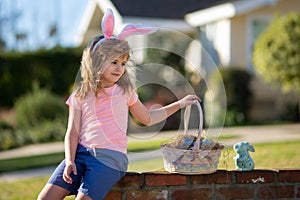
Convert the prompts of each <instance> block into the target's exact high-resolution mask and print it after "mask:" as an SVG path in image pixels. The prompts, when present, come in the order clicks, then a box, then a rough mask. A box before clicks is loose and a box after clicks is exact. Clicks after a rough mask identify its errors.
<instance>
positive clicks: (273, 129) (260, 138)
mask: <svg viewBox="0 0 300 200" xmlns="http://www.w3.org/2000/svg"><path fill="white" fill-rule="evenodd" d="M206 133H207V135H215V136H218V135H220V134H222V135H226V136H227V135H233V136H236V137H234V138H233V139H226V140H220V142H222V143H223V144H224V145H227V146H232V145H233V144H235V143H237V142H241V141H248V142H250V143H251V144H257V143H266V142H275V141H291V140H300V123H297V124H284V125H266V126H242V127H230V128H223V129H209V130H208V131H207V132H206ZM176 134H177V131H166V132H160V133H157V134H155V133H141V134H129V137H128V139H129V141H137V140H149V139H162V138H163V139H169V138H172V137H174V136H175V135H176ZM63 151H64V145H63V142H56V143H49V144H37V145H29V146H26V147H21V148H18V149H13V150H8V151H4V152H0V159H6V158H16V157H23V156H32V155H38V154H48V153H55V152H63ZM161 156H162V153H161V151H160V150H159V149H157V150H153V151H150V152H148V153H147V152H141V153H132V152H128V158H129V161H130V162H133V161H137V160H147V159H152V158H158V157H161ZM53 169H54V168H53V167H48V168H42V169H34V170H26V171H19V172H9V173H4V174H0V181H9V180H10V181H11V180H17V179H20V178H29V177H34V176H40V175H48V174H50V173H51V172H52V171H53Z"/></svg>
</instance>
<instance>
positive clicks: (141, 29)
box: [117, 25, 157, 40]
mask: <svg viewBox="0 0 300 200" xmlns="http://www.w3.org/2000/svg"><path fill="white" fill-rule="evenodd" d="M155 31H157V28H153V27H146V26H142V25H127V26H125V27H124V28H123V30H122V31H121V33H120V34H119V35H118V36H117V39H119V40H124V39H125V38H127V37H130V36H133V35H138V34H139V35H146V34H151V33H153V32H155Z"/></svg>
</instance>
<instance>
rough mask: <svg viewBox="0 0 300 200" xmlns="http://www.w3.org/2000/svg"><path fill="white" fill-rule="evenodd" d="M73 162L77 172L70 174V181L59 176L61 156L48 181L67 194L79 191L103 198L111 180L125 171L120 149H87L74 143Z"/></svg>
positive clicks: (115, 181) (123, 156) (125, 167)
mask: <svg viewBox="0 0 300 200" xmlns="http://www.w3.org/2000/svg"><path fill="white" fill-rule="evenodd" d="M75 164H76V168H77V175H74V174H73V173H71V174H70V176H71V177H72V179H73V183H72V184H68V183H67V182H65V181H64V180H63V173H64V168H65V160H63V161H62V162H61V163H60V164H59V165H58V167H57V168H56V169H55V171H54V172H53V174H52V175H51V177H50V179H49V181H48V183H51V184H54V185H57V186H60V187H62V188H64V189H66V190H68V191H70V195H74V194H75V195H76V194H77V193H78V192H82V193H83V194H85V195H87V196H89V197H91V198H93V199H95V200H97V199H104V198H105V196H106V194H107V193H108V192H109V191H110V190H111V188H112V187H113V186H114V184H115V183H117V182H118V180H120V179H121V178H122V177H123V176H124V175H125V174H126V170H127V165H128V160H127V156H126V155H125V154H123V153H121V152H117V151H112V150H108V149H87V148H85V147H83V146H81V145H78V148H77V151H76V158H75Z"/></svg>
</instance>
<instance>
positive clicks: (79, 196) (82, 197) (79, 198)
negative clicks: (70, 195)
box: [75, 192, 93, 200]
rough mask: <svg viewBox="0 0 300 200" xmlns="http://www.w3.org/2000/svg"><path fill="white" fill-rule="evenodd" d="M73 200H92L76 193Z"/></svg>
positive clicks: (80, 193)
mask: <svg viewBox="0 0 300 200" xmlns="http://www.w3.org/2000/svg"><path fill="white" fill-rule="evenodd" d="M75 200H93V199H92V198H91V197H89V196H87V195H85V194H83V193H82V192H78V194H77V196H76V199H75Z"/></svg>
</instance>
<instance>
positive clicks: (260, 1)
mask: <svg viewBox="0 0 300 200" xmlns="http://www.w3.org/2000/svg"><path fill="white" fill-rule="evenodd" d="M276 2H277V0H240V1H237V2H232V3H225V4H221V5H217V6H213V7H210V8H207V9H203V10H199V11H196V12H192V13H189V14H187V15H186V16H185V20H186V21H187V22H188V23H189V24H191V25H192V26H195V27H197V26H201V25H204V24H208V23H211V22H213V21H217V20H220V19H227V18H231V17H234V16H237V15H241V14H245V13H247V12H250V11H252V10H256V9H258V8H261V7H264V6H273V5H275V4H276Z"/></svg>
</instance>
